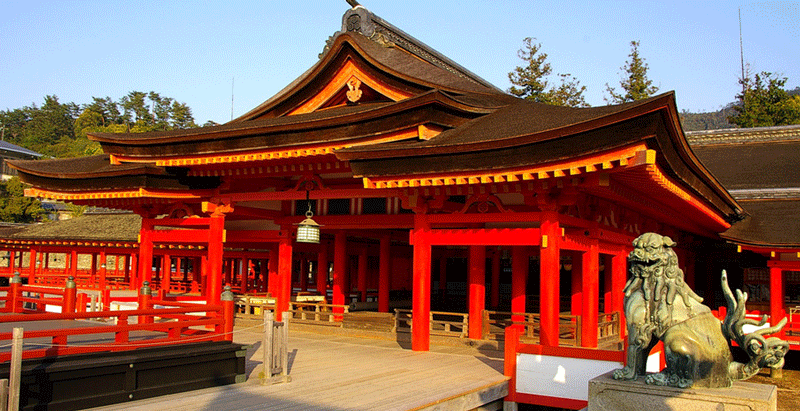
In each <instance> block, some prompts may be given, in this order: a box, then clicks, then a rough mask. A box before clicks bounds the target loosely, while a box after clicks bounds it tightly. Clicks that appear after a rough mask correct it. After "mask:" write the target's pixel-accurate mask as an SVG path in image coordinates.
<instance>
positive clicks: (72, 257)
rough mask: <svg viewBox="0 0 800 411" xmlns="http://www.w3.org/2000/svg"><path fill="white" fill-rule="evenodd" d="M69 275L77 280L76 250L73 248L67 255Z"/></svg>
mask: <svg viewBox="0 0 800 411" xmlns="http://www.w3.org/2000/svg"><path fill="white" fill-rule="evenodd" d="M69 273H70V274H71V275H72V276H73V277H75V278H76V279H77V278H78V250H76V249H74V248H73V249H72V250H71V251H70V253H69Z"/></svg>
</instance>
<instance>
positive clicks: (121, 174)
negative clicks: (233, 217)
mask: <svg viewBox="0 0 800 411" xmlns="http://www.w3.org/2000/svg"><path fill="white" fill-rule="evenodd" d="M8 163H9V165H11V166H12V167H13V168H15V169H17V171H18V172H19V177H20V179H22V181H24V182H26V183H28V184H31V185H33V186H34V187H36V188H42V189H45V190H59V191H73V192H74V191H86V190H110V191H115V190H126V189H128V190H129V189H138V188H153V189H165V190H186V189H190V188H197V189H207V188H215V187H217V186H218V185H219V179H218V178H216V177H187V176H185V175H184V174H185V173H184V174H176V173H180V170H174V173H169V172H167V170H166V169H165V168H164V167H157V166H154V165H152V164H147V163H124V164H111V163H110V161H109V156H108V154H101V155H96V156H91V157H79V158H67V159H51V160H16V161H9V162H8Z"/></svg>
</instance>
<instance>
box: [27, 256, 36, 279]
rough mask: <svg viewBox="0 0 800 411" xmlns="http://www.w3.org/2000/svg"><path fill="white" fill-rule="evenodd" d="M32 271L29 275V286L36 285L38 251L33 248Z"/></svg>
mask: <svg viewBox="0 0 800 411" xmlns="http://www.w3.org/2000/svg"><path fill="white" fill-rule="evenodd" d="M30 254H31V259H30V271H29V274H28V284H30V285H34V284H36V261H37V260H36V249H35V248H33V247H31V251H30Z"/></svg>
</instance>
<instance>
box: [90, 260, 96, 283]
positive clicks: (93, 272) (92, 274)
mask: <svg viewBox="0 0 800 411" xmlns="http://www.w3.org/2000/svg"><path fill="white" fill-rule="evenodd" d="M89 283H90V284H91V285H92V286H95V285H97V253H92V266H91V268H89Z"/></svg>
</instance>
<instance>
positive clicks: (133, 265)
mask: <svg viewBox="0 0 800 411" xmlns="http://www.w3.org/2000/svg"><path fill="white" fill-rule="evenodd" d="M128 258H129V259H130V260H129V261H130V265H128V264H127V263H126V264H125V269H126V270H127V271H128V277H129V280H128V284H129V285H130V289H131V290H136V289H137V285H138V284H139V259H138V258H137V256H136V254H130V255H129V256H128Z"/></svg>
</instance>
